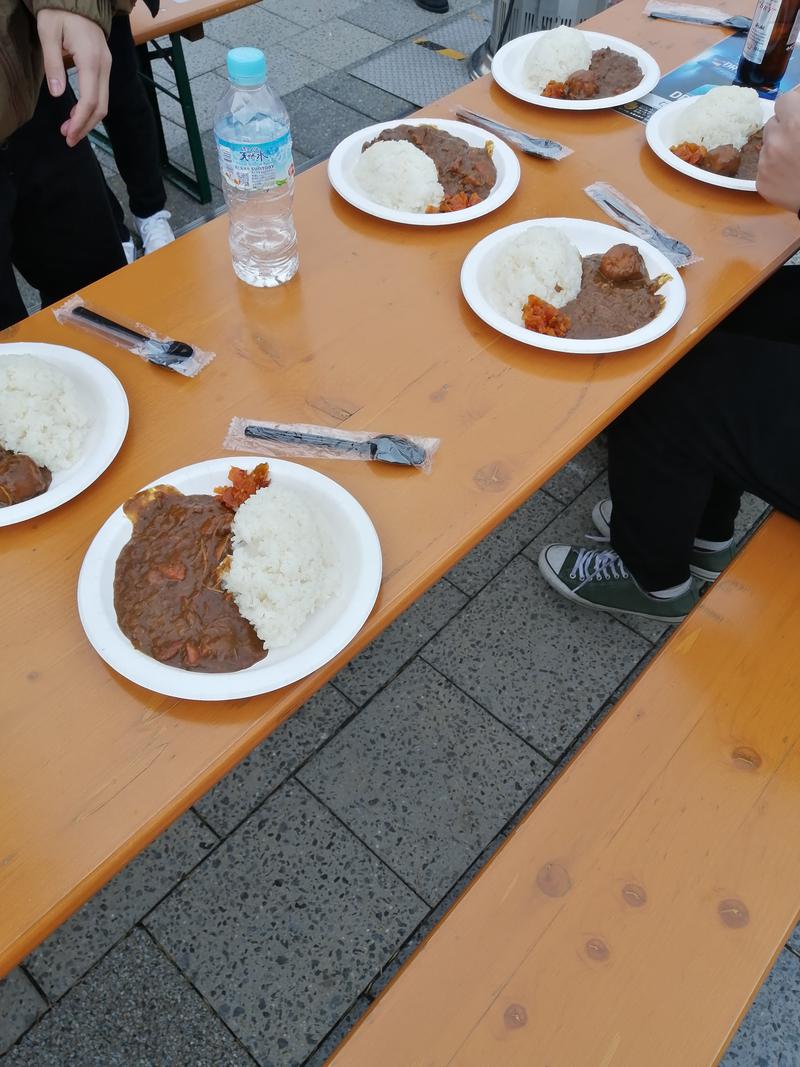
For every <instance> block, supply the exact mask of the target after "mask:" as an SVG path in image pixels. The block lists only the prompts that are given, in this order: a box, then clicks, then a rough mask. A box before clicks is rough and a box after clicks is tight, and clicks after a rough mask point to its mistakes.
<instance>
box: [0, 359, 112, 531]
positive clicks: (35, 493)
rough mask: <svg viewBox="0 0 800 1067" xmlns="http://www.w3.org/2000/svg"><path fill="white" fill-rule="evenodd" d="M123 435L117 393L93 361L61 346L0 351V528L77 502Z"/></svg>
mask: <svg viewBox="0 0 800 1067" xmlns="http://www.w3.org/2000/svg"><path fill="white" fill-rule="evenodd" d="M127 430H128V398H127V396H126V395H125V390H124V389H123V388H122V385H121V384H120V382H119V380H118V379H117V377H116V375H115V374H113V373H112V372H111V371H110V370H109V369H108V367H106V366H105V364H104V363H101V362H100V360H98V359H94V358H93V357H92V356H89V355H87V354H86V353H85V352H80V351H78V350H77V349H74V348H66V347H65V346H63V345H52V344H44V343H41V342H31V341H19V342H13V343H11V344H0V527H2V526H13V525H15V524H16V523H19V522H25V521H26V520H28V519H33V518H37V517H38V516H40V515H44V514H46V513H47V512H48V511H53V510H54V509H55V508H58V507H61V505H62V504H66V503H67V502H68V501H70V500H73V499H74V498H75V497H76V496H79V495H80V494H81V493H82V492H83V491H84V490H85V489H87V488H88V487H89V486H90V485H91V484H92V483H93V482H94V481H96V480H97V479H98V478H99V477H100V475H101V474H102V473H103V472H104V471H105V470H106V469H107V468H108V467H109V466H110V465H111V463H112V462H113V461H114V459H115V457H116V455H117V453H118V452H119V450H120V448H121V447H122V442H123V441H124V440H125V435H126V433H127Z"/></svg>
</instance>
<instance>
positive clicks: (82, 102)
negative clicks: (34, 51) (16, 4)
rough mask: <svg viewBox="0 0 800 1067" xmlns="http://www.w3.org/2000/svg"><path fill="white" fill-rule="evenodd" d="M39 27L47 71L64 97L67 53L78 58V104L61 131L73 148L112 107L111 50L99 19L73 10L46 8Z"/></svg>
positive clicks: (54, 91) (55, 89)
mask: <svg viewBox="0 0 800 1067" xmlns="http://www.w3.org/2000/svg"><path fill="white" fill-rule="evenodd" d="M36 28H37V30H38V33H39V40H40V42H41V45H42V53H43V56H44V74H45V78H46V79H47V87H48V88H49V90H50V93H51V95H53V96H61V94H62V93H63V92H64V90H65V89H66V87H67V75H66V71H65V70H64V53H65V52H68V53H69V54H70V55H71V56H72V58H73V59H74V60H75V66H76V68H77V70H78V103H77V104H76V105H75V106H74V107H73V109H72V111H71V112H70V117H69V118H68V119H67V121H66V122H65V123H64V124H63V125H62V127H61V132H62V134H63V135H64V136H65V137H66V139H67V144H68V145H69V146H70V148H72V147H73V146H74V145H76V144H77V143H78V141H80V139H81V138H82V137H85V136H86V134H87V133H88V132H89V130H92V129H94V127H95V126H96V125H97V124H98V122H100V121H101V120H102V119H103V118H105V114H106V111H107V110H108V76H109V73H110V71H111V53H110V52H109V50H108V44H107V43H106V37H105V34H104V33H103V31H102V29H101V28H100V27H99V26H98V25H97V23H96V22H92V20H91V19H87V18H84V17H83V16H82V15H76V14H74V13H73V12H71V11H56V10H55V9H54V8H43V9H42V10H40V11H39V13H38V15H37V16H36Z"/></svg>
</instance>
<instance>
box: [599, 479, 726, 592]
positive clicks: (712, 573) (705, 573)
mask: <svg viewBox="0 0 800 1067" xmlns="http://www.w3.org/2000/svg"><path fill="white" fill-rule="evenodd" d="M612 507H613V505H612V503H611V501H610V500H608V499H606V500H601V501H600V502H599V503H598V504H595V506H594V509H593V510H592V522H593V523H594V524H595V526H596V527H597V531H598V533H599V534H600V535H601V538H602V540H603V541H608V540H610V539H611V510H612ZM735 555H736V545H735V544H730V545H728V547H727V548H720V549H718V550H717V551H715V552H712V551H709V550H708V549H705V548H693V549H692V555H691V558H690V560H689V570H690V571H691V572H692V574H693V575H694V577H695V578H699V579H700V581H701V582H715V581H716V580H717V578H719V576H720V574H722V572H723V571H724V570H725V568H726V567H727V566H728V564H729V563H730V562H731V561H732V560H733V557H734V556H735Z"/></svg>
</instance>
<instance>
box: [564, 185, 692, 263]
mask: <svg viewBox="0 0 800 1067" xmlns="http://www.w3.org/2000/svg"><path fill="white" fill-rule="evenodd" d="M584 192H585V193H586V195H587V196H588V197H589V199H590V200H594V202H595V204H597V206H598V207H599V208H602V210H603V211H605V213H606V215H608V216H609V218H611V219H613V220H614V222H616V223H618V224H619V225H620V226H624V228H625V229H626V230H627V231H628V232H629V233H633V234H636V236H637V237H641V238H642V239H643V240H644V241H647V243H648V244H651V245H653V246H654V247H655V248H657V249H658V250H659V252H662V253H663V254H664V255H665V256H666V257H667V259H668V260H669V261H670V263H672V264H673V266H675V267H688V266H690V264H692V263H700V262H702V258H703V257H702V256H696V255H695V254H694V252H692V250H691V248H689V246H688V245H687V244H684V243H683V241H679V240H678V239H677V237H670V236H669V234H667V233H664V231H663V230H660V229H659V228H658V227H657V226H656V225H655V224H654V223H652V222H651V221H650V219H649V218H648V217H647V215H645V213H644V212H643V211H642V209H641V208H640V207H639V206H638V204H634V202H633V201H632V200H629V199H628V198H627V197H626V196H624V195H623V194H622V193H621V192H620V191H619V189H615V188H614V186H613V185H609V184H608V182H593V183H592V184H591V185H587V186H586V188H585V189H584Z"/></svg>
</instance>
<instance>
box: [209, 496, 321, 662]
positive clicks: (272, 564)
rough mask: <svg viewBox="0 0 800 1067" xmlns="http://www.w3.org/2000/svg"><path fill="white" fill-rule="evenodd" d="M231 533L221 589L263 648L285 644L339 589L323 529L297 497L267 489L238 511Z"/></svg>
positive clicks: (304, 503)
mask: <svg viewBox="0 0 800 1067" xmlns="http://www.w3.org/2000/svg"><path fill="white" fill-rule="evenodd" d="M231 532H232V535H233V537H232V545H233V553H232V556H231V562H230V567H229V569H228V570H227V571H226V572H225V573H224V574H223V576H222V584H223V585H224V586H225V588H226V589H227V590H228V591H229V592H231V593H232V594H233V598H234V600H235V601H236V606H237V607H238V609H239V611H240V613H241V614H242V615H243V616H244V618H245V619H247V621H248V622H249V623H250V624H251V626H252V627H253V628H254V630H255V631H256V633H257V634H258V636H259V637H260V638H261V640H262V641H263V642H264V647H265V648H267V649H269V648H280V647H281V645H288V644H289V643H290V642H291V641H293V640H294V638H295V637H296V636H297V634H298V633H299V632H300V628H301V627H302V625H303V623H304V622H305V621H306V619H308V617H309V616H310V615H311V614H312V612H314V611H316V609H317V608H318V607H320V606H321V605H322V604H324V603H325V601H326V600H328V599H329V598H330V597H331V596H332V595H333V594H334V593H335V592H337V591H338V589H339V588H340V586H341V568H340V565H339V561H338V559H337V557H336V552H335V549H334V547H333V545H332V544H331V540H330V536H329V534H328V532H327V530H326V529H325V527H324V526H323V524H322V523H321V522H320V521H319V520H318V518H317V516H316V515H315V514H314V512H313V511H312V509H311V508H310V507H309V506H308V505H307V504H306V502H305V501H304V500H303V499H302V498H301V497H300V496H298V495H297V493H295V492H293V491H292V490H291V489H285V488H282V487H281V486H275V485H271V486H268V487H267V488H265V489H259V490H258V492H257V493H254V494H253V495H252V496H251V497H249V498H248V499H247V500H245V502H244V503H243V504H242V505H241V506H240V507H239V509H238V510H237V512H236V515H235V517H234V520H233V524H232V526H231Z"/></svg>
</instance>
